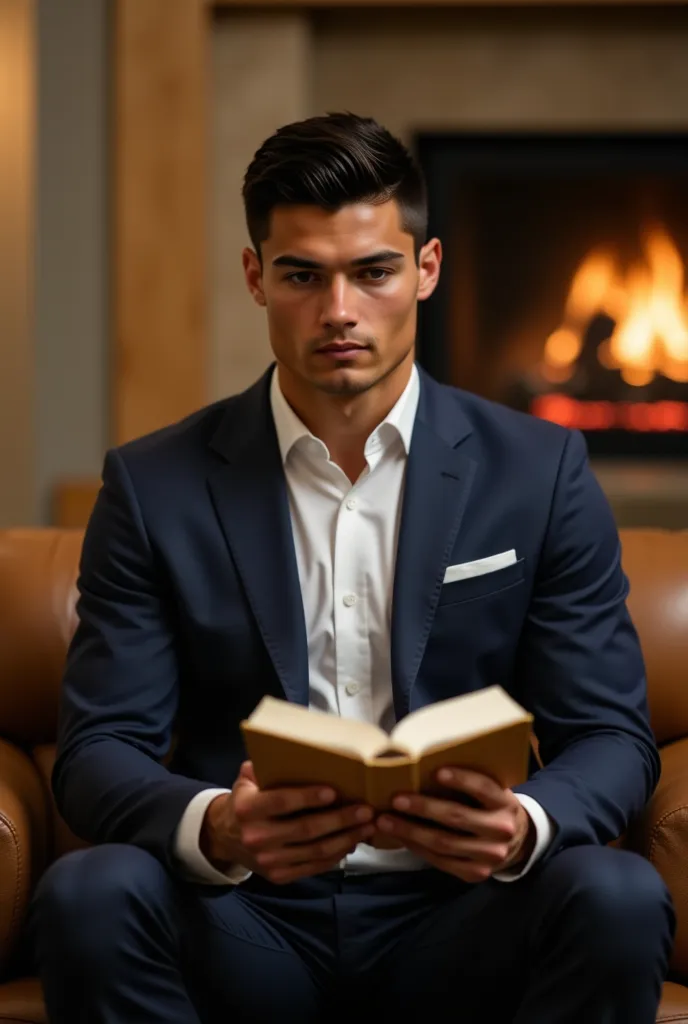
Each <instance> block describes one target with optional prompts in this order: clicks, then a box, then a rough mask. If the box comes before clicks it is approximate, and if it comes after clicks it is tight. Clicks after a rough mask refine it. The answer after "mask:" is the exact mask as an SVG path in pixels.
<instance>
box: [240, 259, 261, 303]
mask: <svg viewBox="0 0 688 1024" xmlns="http://www.w3.org/2000/svg"><path fill="white" fill-rule="evenodd" d="M241 262H242V263H243V266H244V277H245V278H246V285H247V287H248V290H249V291H250V293H251V295H252V296H253V300H254V302H256V303H257V304H258V305H259V306H264V305H265V304H266V303H265V292H264V291H263V268H262V266H261V263H260V260H259V258H258V254H257V253H256V252H254V251H253V249H244V251H243V252H242V254H241Z"/></svg>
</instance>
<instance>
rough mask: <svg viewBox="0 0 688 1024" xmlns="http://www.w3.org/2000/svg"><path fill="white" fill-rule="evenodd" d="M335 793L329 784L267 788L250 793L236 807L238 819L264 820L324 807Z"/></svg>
mask: <svg viewBox="0 0 688 1024" xmlns="http://www.w3.org/2000/svg"><path fill="white" fill-rule="evenodd" d="M336 799H337V794H336V792H335V790H334V789H332V788H331V787H330V786H301V787H299V788H298V789H297V788H288V787H285V788H284V789H268V790H264V791H260V792H257V793H252V794H251V799H250V800H243V801H242V802H241V804H240V806H238V807H237V808H236V815H237V818H238V819H239V821H265V820H266V819H267V818H278V817H283V816H285V815H289V814H297V813H298V812H299V811H305V810H312V809H313V808H317V807H326V806H327V805H328V804H331V803H334V801H335V800H336Z"/></svg>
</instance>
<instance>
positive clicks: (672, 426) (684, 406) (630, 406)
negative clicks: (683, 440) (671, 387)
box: [531, 393, 688, 433]
mask: <svg viewBox="0 0 688 1024" xmlns="http://www.w3.org/2000/svg"><path fill="white" fill-rule="evenodd" d="M531 412H532V413H533V414H534V415H535V416H539V417H540V419H543V420H551V422H552V423H559V424H561V426H562V427H570V428H571V429H574V430H611V429H617V430H638V431H643V432H645V433H647V432H648V431H658V432H660V433H664V432H666V431H670V430H681V431H685V430H688V402H595V401H579V400H578V399H576V398H569V397H568V395H561V394H556V393H552V394H549V395H541V396H540V397H539V398H535V399H534V400H533V403H532V406H531Z"/></svg>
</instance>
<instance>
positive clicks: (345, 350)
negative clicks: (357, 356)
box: [316, 341, 368, 355]
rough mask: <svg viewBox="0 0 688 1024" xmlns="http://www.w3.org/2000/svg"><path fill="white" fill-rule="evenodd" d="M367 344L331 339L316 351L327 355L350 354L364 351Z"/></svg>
mask: <svg viewBox="0 0 688 1024" xmlns="http://www.w3.org/2000/svg"><path fill="white" fill-rule="evenodd" d="M367 348H368V346H367V345H360V344H359V343H358V342H356V341H330V342H328V344H327V345H321V346H320V348H318V349H316V352H319V353H324V354H325V355H350V354H352V353H355V352H364V351H365V350H366V349H367Z"/></svg>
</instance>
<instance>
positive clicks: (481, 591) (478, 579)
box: [437, 558, 526, 610]
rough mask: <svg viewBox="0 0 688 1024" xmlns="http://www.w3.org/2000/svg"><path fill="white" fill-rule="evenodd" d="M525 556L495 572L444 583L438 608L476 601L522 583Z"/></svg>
mask: <svg viewBox="0 0 688 1024" xmlns="http://www.w3.org/2000/svg"><path fill="white" fill-rule="evenodd" d="M525 566H526V560H525V558H519V560H518V561H517V562H514V563H513V565H507V566H505V567H504V568H503V569H496V570H495V571H494V572H486V573H483V574H482V575H481V576H471V577H469V578H468V579H467V580H455V581H454V582H453V583H444V584H443V585H442V590H441V591H440V599H439V602H438V605H437V608H438V610H439V609H440V608H443V607H444V606H445V605H450V604H461V603H463V602H464V601H476V600H478V598H482V597H489V596H490V595H491V594H498V593H499V592H500V591H501V590H506V589H507V588H508V587H514V586H516V585H517V584H518V583H522V582H523V580H524V578H525Z"/></svg>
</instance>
